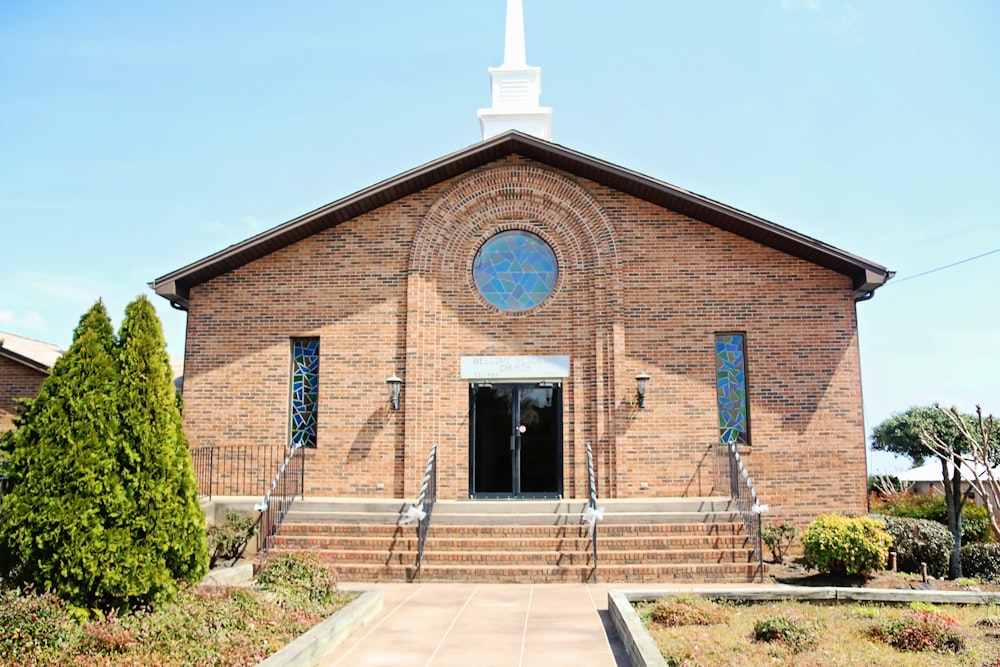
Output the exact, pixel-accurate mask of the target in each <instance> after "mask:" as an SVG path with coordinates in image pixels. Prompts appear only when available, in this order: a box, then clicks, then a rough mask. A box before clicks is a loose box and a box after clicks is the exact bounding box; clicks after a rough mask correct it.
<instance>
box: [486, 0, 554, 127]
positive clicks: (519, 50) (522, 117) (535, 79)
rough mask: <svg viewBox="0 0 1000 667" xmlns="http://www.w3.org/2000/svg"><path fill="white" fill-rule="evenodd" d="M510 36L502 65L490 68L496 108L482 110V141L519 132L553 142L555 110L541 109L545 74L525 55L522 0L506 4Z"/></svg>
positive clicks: (513, 0) (507, 33)
mask: <svg viewBox="0 0 1000 667" xmlns="http://www.w3.org/2000/svg"><path fill="white" fill-rule="evenodd" d="M506 27H507V32H506V35H505V37H504V49H503V65H501V66H500V67H490V68H489V73H490V84H491V87H492V89H493V106H492V107H490V108H489V109H480V110H479V126H480V128H481V129H482V131H483V139H489V138H490V137H493V136H496V135H498V134H500V133H502V132H506V131H507V130H519V131H521V132H524V133H525V134H531V135H534V136H536V137H539V138H541V139H545V140H547V141H551V140H552V109H550V108H548V107H541V106H538V98H539V96H541V94H542V70H541V68H540V67H529V66H528V64H527V59H526V57H525V51H524V9H523V7H522V4H521V0H507V26H506Z"/></svg>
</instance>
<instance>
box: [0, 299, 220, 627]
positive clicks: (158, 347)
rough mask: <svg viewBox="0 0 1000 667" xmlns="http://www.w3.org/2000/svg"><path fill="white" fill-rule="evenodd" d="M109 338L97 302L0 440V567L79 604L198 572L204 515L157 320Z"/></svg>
mask: <svg viewBox="0 0 1000 667" xmlns="http://www.w3.org/2000/svg"><path fill="white" fill-rule="evenodd" d="M125 313H126V317H125V320H124V322H123V323H122V327H121V331H120V335H119V340H118V342H117V343H116V342H115V337H114V332H113V330H112V328H111V322H110V320H109V319H108V314H107V311H106V310H105V309H104V306H103V304H101V303H100V302H98V303H97V304H95V305H94V307H93V308H91V309H90V310H89V311H88V312H87V313H86V314H85V315H84V316H83V318H82V319H81V320H80V325H79V326H78V327H77V329H76V331H75V332H74V336H73V344H72V345H71V346H70V348H69V349H68V350H67V351H66V352H65V353H64V354H63V355H62V356H61V357H60V358H59V360H58V361H57V362H56V364H55V366H54V367H53V368H52V373H51V374H50V376H49V377H48V378H47V379H46V380H45V382H44V383H43V384H42V388H41V391H40V392H39V395H38V398H37V399H36V400H34V401H33V402H31V403H30V406H29V407H28V409H27V411H26V412H25V413H24V414H23V415H21V416H20V417H19V419H18V428H17V429H16V430H15V431H14V432H13V435H12V436H11V437H10V440H9V444H11V445H13V447H12V449H13V451H12V455H11V460H10V465H9V468H10V471H9V472H10V477H11V489H10V492H9V493H8V494H7V495H6V496H5V497H4V506H3V515H2V517H0V522H2V523H0V572H3V573H6V574H5V576H6V577H7V578H8V579H9V580H11V581H15V582H25V583H30V584H34V585H35V586H36V587H38V588H39V589H42V590H45V591H51V592H53V593H56V594H57V595H59V596H60V597H62V598H64V599H66V600H68V601H69V602H70V603H72V604H74V605H77V606H80V607H84V608H88V609H89V608H100V609H113V608H123V607H136V606H139V605H143V604H150V603H151V604H156V603H159V602H164V601H167V600H169V599H170V598H172V597H173V595H174V594H175V593H176V592H177V590H178V587H179V582H181V581H187V582H192V583H193V582H196V581H198V580H200V579H201V577H202V576H203V575H204V573H205V571H206V570H207V569H208V553H207V546H206V543H205V516H204V513H203V512H202V511H201V508H200V506H199V504H198V489H197V483H196V481H195V477H194V468H193V465H192V463H191V456H190V454H189V452H188V449H187V443H186V442H185V440H184V436H183V433H182V432H181V421H180V412H179V411H178V409H177V402H176V397H175V395H174V394H175V392H174V386H173V381H172V377H171V372H170V363H169V359H168V358H167V355H166V346H165V343H164V340H163V333H162V329H161V327H160V321H159V319H158V318H157V317H156V313H155V311H154V310H153V306H152V305H151V304H150V303H149V301H148V300H147V299H146V298H145V297H139V298H138V299H137V300H136V301H134V302H133V303H131V304H129V306H128V308H126V311H125Z"/></svg>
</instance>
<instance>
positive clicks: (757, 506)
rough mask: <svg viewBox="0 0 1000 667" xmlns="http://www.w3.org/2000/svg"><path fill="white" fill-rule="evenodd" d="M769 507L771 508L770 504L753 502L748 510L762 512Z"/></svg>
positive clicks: (755, 512)
mask: <svg viewBox="0 0 1000 667" xmlns="http://www.w3.org/2000/svg"><path fill="white" fill-rule="evenodd" d="M769 509H771V506H770V505H761V504H760V503H755V504H754V506H753V507H751V508H750V511H751V512H753V513H754V514H763V513H764V512H766V511H768V510H769Z"/></svg>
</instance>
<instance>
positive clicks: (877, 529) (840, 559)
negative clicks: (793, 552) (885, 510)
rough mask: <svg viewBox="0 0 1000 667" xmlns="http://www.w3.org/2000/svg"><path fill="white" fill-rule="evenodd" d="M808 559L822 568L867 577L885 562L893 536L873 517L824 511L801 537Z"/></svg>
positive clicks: (818, 567) (832, 572)
mask: <svg viewBox="0 0 1000 667" xmlns="http://www.w3.org/2000/svg"><path fill="white" fill-rule="evenodd" d="M800 540H801V542H802V546H803V548H804V552H805V558H806V562H808V563H809V565H810V566H812V567H815V568H816V569H818V570H819V571H820V572H824V573H828V574H834V575H849V576H861V577H867V576H869V575H870V574H871V573H872V572H873V571H874V570H877V569H879V568H881V567H884V566H885V563H886V561H887V559H888V558H889V546H890V545H891V544H892V536H890V535H889V533H887V532H886V531H885V528H884V526H883V525H882V524H881V523H880V522H878V521H876V520H875V519H871V518H869V517H863V516H859V517H847V516H844V515H842V514H836V513H830V514H821V515H820V516H819V517H817V518H816V520H815V521H813V522H812V523H811V524H809V526H808V527H807V528H806V529H805V531H804V532H803V533H802V537H801V538H800Z"/></svg>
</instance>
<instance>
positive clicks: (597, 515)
mask: <svg viewBox="0 0 1000 667" xmlns="http://www.w3.org/2000/svg"><path fill="white" fill-rule="evenodd" d="M587 490H588V494H587V495H588V500H587V507H588V511H586V512H584V519H585V520H587V521H588V522H589V524H590V530H589V534H590V545H591V548H592V549H593V552H594V560H593V567H592V575H591V576H592V577H593V579H594V581H597V522H598V520H600V519H603V518H604V508H601V509H598V507H597V475H596V474H595V473H594V452H593V449H592V448H591V446H590V443H589V442H588V443H587Z"/></svg>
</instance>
